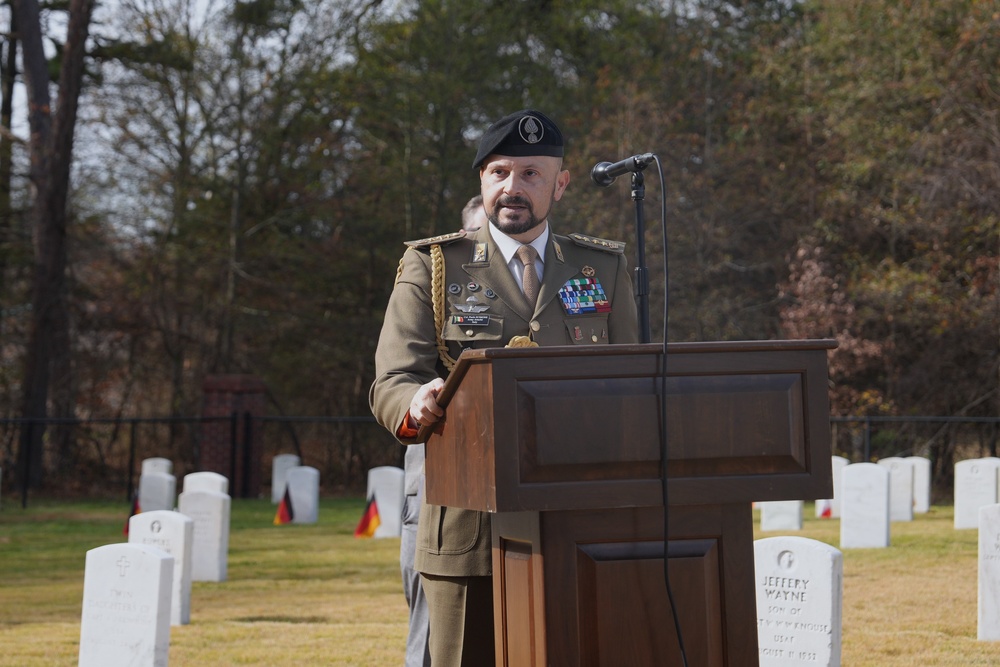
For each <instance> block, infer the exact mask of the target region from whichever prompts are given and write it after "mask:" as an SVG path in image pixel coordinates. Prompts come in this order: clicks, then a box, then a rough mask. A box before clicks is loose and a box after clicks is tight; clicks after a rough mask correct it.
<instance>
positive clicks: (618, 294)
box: [608, 254, 639, 345]
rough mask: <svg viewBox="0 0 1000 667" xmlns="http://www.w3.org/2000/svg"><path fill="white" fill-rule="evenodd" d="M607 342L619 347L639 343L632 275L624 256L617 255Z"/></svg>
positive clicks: (637, 317) (637, 316)
mask: <svg viewBox="0 0 1000 667" xmlns="http://www.w3.org/2000/svg"><path fill="white" fill-rule="evenodd" d="M608 342H609V343H612V344H619V345H621V344H627V343H638V342H639V315H638V309H637V308H636V305H635V291H634V290H633V289H632V274H631V272H630V271H629V269H628V260H626V259H625V255H624V254H622V255H618V270H617V271H616V272H615V296H614V302H613V303H612V304H611V316H610V317H609V318H608Z"/></svg>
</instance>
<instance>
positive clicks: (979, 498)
mask: <svg viewBox="0 0 1000 667" xmlns="http://www.w3.org/2000/svg"><path fill="white" fill-rule="evenodd" d="M998 470H1000V458H995V457H986V458H982V459H966V460H964V461H959V462H958V463H956V464H955V528H956V529H965V528H978V527H979V508H980V507H982V506H983V505H995V504H996V503H997V501H998V497H997V472H998Z"/></svg>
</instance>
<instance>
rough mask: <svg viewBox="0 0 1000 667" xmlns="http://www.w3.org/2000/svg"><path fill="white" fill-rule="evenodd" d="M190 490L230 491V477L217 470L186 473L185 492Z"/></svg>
mask: <svg viewBox="0 0 1000 667" xmlns="http://www.w3.org/2000/svg"><path fill="white" fill-rule="evenodd" d="M189 491H217V492H219V493H226V494H228V493H229V479H228V478H227V477H226V476H225V475H220V474H219V473H217V472H209V471H202V472H190V473H188V474H186V475H184V493H188V492H189Z"/></svg>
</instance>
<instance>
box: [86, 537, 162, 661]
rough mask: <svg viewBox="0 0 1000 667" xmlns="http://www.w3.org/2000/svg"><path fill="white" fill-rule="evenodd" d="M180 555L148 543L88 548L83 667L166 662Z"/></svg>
mask: <svg viewBox="0 0 1000 667" xmlns="http://www.w3.org/2000/svg"><path fill="white" fill-rule="evenodd" d="M173 573H174V558H173V556H171V555H170V554H168V553H166V552H165V551H163V550H162V549H158V548H156V547H153V546H148V545H145V544H124V543H123V544H108V545H106V546H103V547H97V548H96V549H91V550H90V551H88V552H87V560H86V571H85V573H84V575H83V612H82V614H81V619H80V654H79V667H108V665H129V666H130V667H131V666H132V665H135V666H136V667H166V665H167V657H168V653H169V650H170V583H171V581H172V579H173Z"/></svg>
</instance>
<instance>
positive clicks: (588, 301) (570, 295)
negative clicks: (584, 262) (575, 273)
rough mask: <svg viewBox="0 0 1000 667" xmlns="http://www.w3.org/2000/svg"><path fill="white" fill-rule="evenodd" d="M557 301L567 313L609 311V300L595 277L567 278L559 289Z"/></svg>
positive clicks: (580, 313)
mask: <svg viewBox="0 0 1000 667" xmlns="http://www.w3.org/2000/svg"><path fill="white" fill-rule="evenodd" d="M559 301H560V302H561V303H562V305H563V309H565V311H566V313H567V314H568V315H583V314H585V313H610V312H611V302H610V301H608V297H607V295H606V294H605V293H604V287H603V286H602V285H601V281H600V280H598V279H597V278H595V277H590V278H572V279H570V280H567V281H566V284H565V285H563V286H562V288H561V289H560V290H559Z"/></svg>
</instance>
